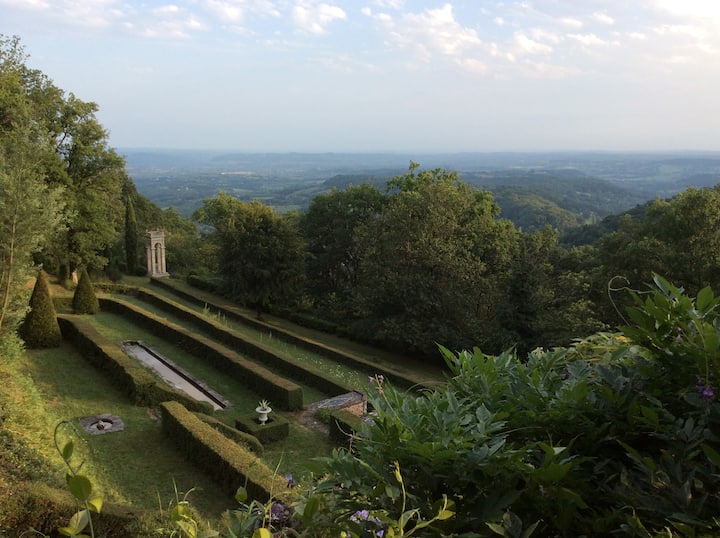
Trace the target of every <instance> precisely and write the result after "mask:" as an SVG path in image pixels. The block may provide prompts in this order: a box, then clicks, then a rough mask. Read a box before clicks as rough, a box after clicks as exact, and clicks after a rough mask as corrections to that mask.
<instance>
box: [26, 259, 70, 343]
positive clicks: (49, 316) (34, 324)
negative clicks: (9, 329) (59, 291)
mask: <svg viewBox="0 0 720 538" xmlns="http://www.w3.org/2000/svg"><path fill="white" fill-rule="evenodd" d="M20 336H21V337H22V339H23V340H24V341H25V345H27V347H29V348H31V349H33V348H35V349H37V348H48V347H58V346H59V345H60V343H61V342H62V335H61V334H60V326H59V325H58V321H57V316H56V314H55V307H54V306H53V302H52V298H51V297H50V286H49V284H48V279H47V275H46V274H45V271H38V276H37V280H35V287H34V288H33V292H32V295H31V296H30V312H28V314H27V316H25V320H24V321H23V323H22V325H21V326H20Z"/></svg>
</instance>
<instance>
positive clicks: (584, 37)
mask: <svg viewBox="0 0 720 538" xmlns="http://www.w3.org/2000/svg"><path fill="white" fill-rule="evenodd" d="M567 37H568V38H569V39H572V40H574V41H577V42H578V43H581V44H583V45H585V46H587V47H589V46H603V45H607V44H608V42H607V41H605V40H603V39H600V38H599V37H598V36H596V35H595V34H568V35H567Z"/></svg>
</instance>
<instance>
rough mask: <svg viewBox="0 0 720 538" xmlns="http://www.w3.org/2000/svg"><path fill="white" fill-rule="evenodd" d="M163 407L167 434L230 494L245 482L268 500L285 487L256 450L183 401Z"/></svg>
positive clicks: (250, 491) (255, 494)
mask: <svg viewBox="0 0 720 538" xmlns="http://www.w3.org/2000/svg"><path fill="white" fill-rule="evenodd" d="M160 411H161V412H162V429H163V432H164V433H165V435H167V436H168V437H169V438H170V439H171V441H172V442H173V443H175V445H176V446H177V447H178V448H179V449H180V450H182V451H183V452H184V453H185V455H186V456H187V458H188V459H189V460H190V461H192V462H193V463H194V464H195V465H197V466H198V467H200V468H201V469H203V470H205V471H206V472H207V473H208V474H209V475H210V476H211V477H212V478H213V480H215V481H216V482H217V483H218V485H219V486H220V487H221V488H222V489H223V490H224V491H225V492H226V493H227V494H228V495H234V494H235V492H236V491H237V489H238V488H239V487H241V486H245V488H246V489H247V492H248V494H249V495H250V497H251V498H253V499H258V500H261V501H266V500H268V499H270V498H271V497H274V496H278V495H282V493H283V492H284V491H285V489H286V487H287V484H286V481H285V480H284V479H283V478H281V477H279V476H277V475H275V473H273V471H272V470H271V469H270V468H268V467H267V465H265V464H264V463H263V462H262V461H261V460H260V459H259V458H258V457H257V456H256V455H255V454H253V453H252V452H250V451H249V450H246V449H244V448H242V447H241V446H239V445H238V444H237V443H235V442H233V441H231V440H230V439H228V438H227V437H225V436H224V435H223V434H221V433H220V432H218V431H216V430H215V429H213V428H212V427H211V426H210V425H208V424H206V423H205V422H203V421H202V420H200V419H199V418H198V417H197V416H195V415H194V414H192V413H191V412H189V411H188V410H187V409H185V407H183V405H182V404H180V403H178V402H164V403H162V404H160Z"/></svg>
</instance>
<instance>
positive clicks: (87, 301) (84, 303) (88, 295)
mask: <svg viewBox="0 0 720 538" xmlns="http://www.w3.org/2000/svg"><path fill="white" fill-rule="evenodd" d="M72 306H73V313H74V314H97V312H98V310H100V303H99V302H98V298H97V296H96V295H95V290H94V289H93V285H92V282H91V281H90V276H89V275H88V273H87V269H85V268H84V267H83V268H82V269H81V270H80V280H79V281H78V286H77V288H76V289H75V293H74V294H73V301H72Z"/></svg>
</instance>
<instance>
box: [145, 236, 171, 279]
mask: <svg viewBox="0 0 720 538" xmlns="http://www.w3.org/2000/svg"><path fill="white" fill-rule="evenodd" d="M145 252H146V254H147V272H148V276H150V277H153V278H157V277H163V276H170V273H168V272H167V267H166V266H165V232H161V231H159V230H155V231H150V232H147V233H146V234H145Z"/></svg>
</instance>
